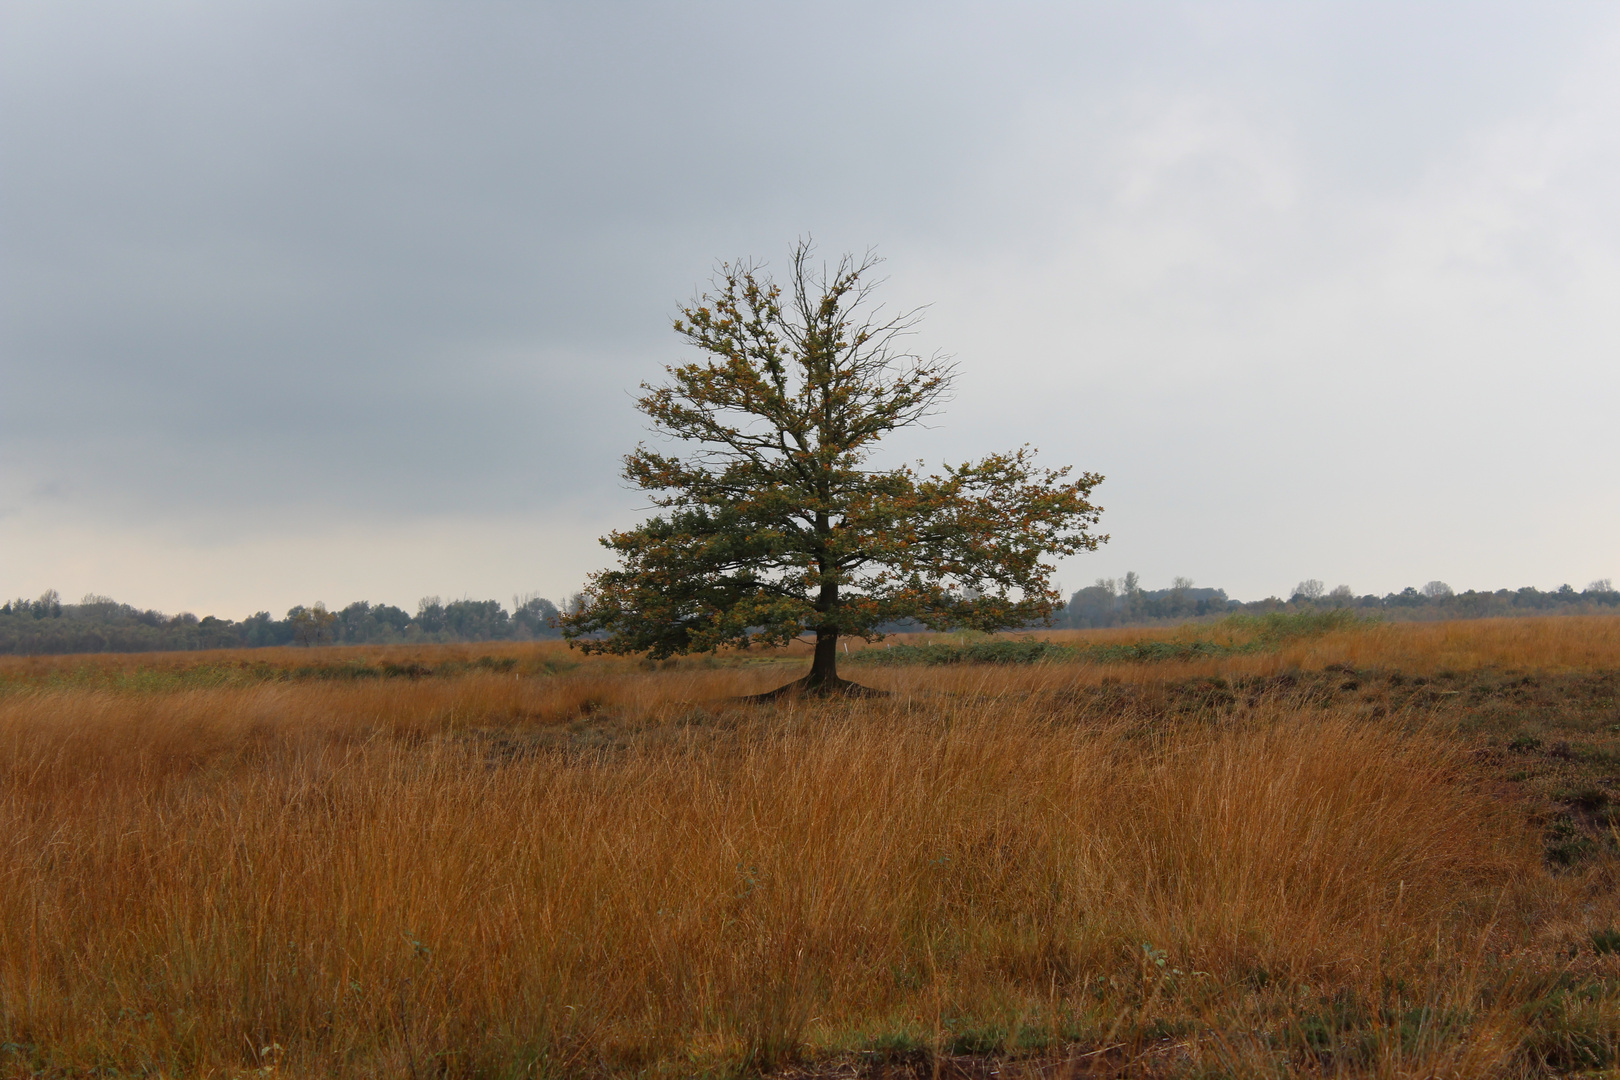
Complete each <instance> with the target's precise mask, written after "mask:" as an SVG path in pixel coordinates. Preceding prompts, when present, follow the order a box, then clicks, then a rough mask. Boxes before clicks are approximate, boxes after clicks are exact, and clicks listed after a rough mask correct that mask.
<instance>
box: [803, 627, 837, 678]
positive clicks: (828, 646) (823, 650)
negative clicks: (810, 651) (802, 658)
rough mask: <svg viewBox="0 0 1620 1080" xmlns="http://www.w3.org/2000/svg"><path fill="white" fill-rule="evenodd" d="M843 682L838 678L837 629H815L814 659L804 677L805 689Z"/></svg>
mask: <svg viewBox="0 0 1620 1080" xmlns="http://www.w3.org/2000/svg"><path fill="white" fill-rule="evenodd" d="M840 682H843V680H842V679H840V678H839V677H838V627H836V626H818V627H816V657H815V659H814V660H812V661H811V662H810V674H808V675H806V676H805V677H804V685H805V688H806V689H814V688H816V687H819V686H821V685H823V684H824V683H825V684H834V685H836V684H837V683H840Z"/></svg>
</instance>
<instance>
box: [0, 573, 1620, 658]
mask: <svg viewBox="0 0 1620 1080" xmlns="http://www.w3.org/2000/svg"><path fill="white" fill-rule="evenodd" d="M577 602H578V598H577V597H576V598H575V599H574V600H571V601H565V603H577ZM1331 608H1352V609H1354V610H1356V611H1358V612H1362V613H1364V614H1369V615H1370V614H1377V615H1380V616H1382V617H1383V618H1387V619H1434V620H1438V619H1479V618H1488V617H1491V616H1503V615H1596V614H1615V613H1617V612H1620V592H1616V591H1615V589H1614V586H1613V584H1612V583H1611V582H1610V581H1609V580H1608V579H1604V580H1602V581H1594V582H1592V583H1591V584H1590V585H1588V586H1587V587H1586V588H1585V589H1584V590H1582V591H1580V592H1577V591H1575V589H1574V588H1573V587H1571V586H1569V585H1565V586H1563V587H1561V588H1559V589H1556V590H1554V591H1552V592H1542V591H1540V590H1538V589H1533V588H1524V589H1499V590H1498V591H1496V592H1475V591H1473V590H1469V591H1468V592H1463V593H1459V592H1454V591H1452V589H1451V587H1450V586H1449V585H1447V584H1446V583H1445V582H1443V581H1431V582H1429V583H1428V584H1427V585H1424V586H1423V587H1422V588H1417V587H1408V588H1406V589H1403V590H1401V591H1400V592H1398V593H1388V594H1386V595H1384V596H1374V595H1367V596H1356V595H1354V594H1353V593H1352V592H1351V590H1350V589H1349V588H1348V587H1346V586H1342V585H1341V586H1340V587H1339V588H1337V589H1333V590H1331V591H1330V590H1328V589H1326V588H1324V587H1323V585H1322V583H1321V582H1320V581H1314V580H1313V581H1302V582H1300V583H1299V585H1298V586H1297V587H1296V588H1295V589H1294V591H1293V593H1292V594H1291V595H1290V596H1289V598H1288V599H1287V600H1283V599H1282V598H1280V597H1275V596H1273V597H1270V598H1268V599H1265V600H1256V601H1252V602H1249V603H1244V602H1240V601H1237V600H1232V599H1229V598H1228V597H1227V595H1226V590H1224V589H1201V588H1195V587H1194V586H1193V583H1192V582H1191V581H1189V580H1188V579H1186V578H1177V579H1175V581H1174V583H1172V585H1171V587H1170V588H1168V589H1143V588H1142V587H1141V584H1140V579H1139V578H1138V577H1137V575H1136V574H1126V575H1125V577H1124V578H1123V579H1120V580H1116V579H1112V578H1108V579H1099V580H1098V581H1097V583H1096V584H1095V585H1091V586H1089V587H1087V588H1084V589H1081V590H1080V591H1078V592H1076V593H1075V594H1074V595H1073V596H1071V597H1070V598H1069V602H1068V604H1067V605H1065V606H1064V607H1063V608H1061V609H1059V610H1058V612H1057V613H1056V614H1055V615H1054V616H1053V619H1052V625H1053V626H1054V627H1057V628H1060V629H1077V630H1079V629H1091V628H1096V627H1107V626H1161V625H1170V624H1174V623H1183V622H1191V621H1195V620H1213V619H1218V618H1223V617H1225V616H1227V615H1236V614H1263V613H1265V612H1268V611H1316V610H1328V609H1331ZM558 614H559V609H558V606H557V605H556V604H555V603H553V602H552V601H550V600H547V599H545V598H543V597H537V596H528V597H522V596H520V597H514V598H513V601H512V610H510V611H508V610H507V609H506V608H505V607H503V606H502V605H501V603H500V601H498V600H451V601H449V602H445V601H442V600H440V598H439V597H437V596H429V597H426V598H424V599H423V600H422V601H421V602H419V603H418V604H417V606H416V613H415V614H414V615H413V614H411V613H410V612H407V611H405V610H404V609H403V608H397V607H394V606H392V605H390V604H370V603H367V602H366V601H363V600H362V601H359V602H357V603H353V604H350V605H349V606H348V607H345V608H343V609H341V610H338V611H328V610H327V609H326V608H325V607H324V606H322V605H320V604H315V605H313V606H311V607H307V608H306V607H302V606H300V607H295V608H293V609H292V610H291V611H289V612H287V614H286V617H284V618H280V619H276V618H272V617H271V615H270V613H269V612H268V611H261V612H259V613H258V614H256V615H253V616H251V617H250V618H246V619H243V620H242V621H241V622H233V621H231V620H230V619H217V618H215V617H214V616H212V615H209V616H205V617H203V618H200V619H199V618H198V617H197V616H195V615H192V614H189V613H188V614H180V615H165V614H163V613H162V612H158V611H141V610H140V609H138V608H135V607H131V606H130V605H129V604H120V603H118V602H117V601H115V600H112V599H109V598H108V597H105V596H86V597H85V598H84V599H82V600H81V601H79V602H78V603H77V604H64V603H62V601H61V598H60V597H59V596H58V595H57V594H56V592H55V590H52V591H49V592H47V593H45V594H44V595H43V596H41V597H40V598H39V599H37V600H12V601H10V602H8V603H6V604H3V605H0V654H4V653H9V654H21V655H28V656H34V655H43V654H52V653H92V652H155V651H182V650H192V649H239V648H255V647H258V646H264V645H389V644H411V643H418V642H420V643H424V644H425V643H432V642H471V641H534V640H539V639H546V638H551V639H555V638H557V637H559V636H560V635H559V634H558V631H557V629H556V627H555V626H554V625H553V620H554V619H555V618H556V616H557V615H558ZM888 629H891V630H898V631H903V630H920V629H923V627H922V626H920V625H918V624H916V623H906V624H896V625H895V626H893V627H889V628H888Z"/></svg>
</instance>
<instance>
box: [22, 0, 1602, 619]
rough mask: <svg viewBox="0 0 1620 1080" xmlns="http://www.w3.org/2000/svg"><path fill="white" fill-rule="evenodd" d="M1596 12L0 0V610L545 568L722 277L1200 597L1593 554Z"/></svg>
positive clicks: (1549, 566)
mask: <svg viewBox="0 0 1620 1080" xmlns="http://www.w3.org/2000/svg"><path fill="white" fill-rule="evenodd" d="M1617 191H1620V9H1617V8H1615V7H1613V6H1608V5H1598V4H1590V5H1586V4H1579V5H1577V4H1570V5H1548V4H1529V3H1525V4H1516V5H1492V4H1482V3H1477V2H1468V3H1455V4H1430V5H1422V4H1410V3H1391V4H1387V5H1384V4H1376V3H1367V2H1356V3H1345V4H1331V3H1312V4H1264V3H1252V4H1220V3H1202V2H1201V3H1191V4H1184V5H1182V4H1145V3H1136V2H1132V3H1119V4H1075V3H1052V4H1014V3H1006V2H997V3H994V4H990V3H985V4H977V5H968V4H960V5H952V4H942V3H915V4H907V3H873V2H870V0H866V2H862V3H850V4H833V3H797V4H786V3H774V4H773V3H764V2H756V3H736V4H704V3H693V2H690V0H682V2H671V3H662V4H659V3H622V4H596V3H589V4H588V3H577V4H531V3H476V2H475V3H458V4H446V3H431V4H428V3H422V4H417V3H410V2H405V0H387V2H378V3H343V2H333V0H321V2H318V3H299V2H296V0H276V2H274V3H265V4H254V3H219V2H213V0H210V2H208V3H195V4H187V3H173V4H165V3H129V2H118V3H105V4H96V3H73V4H63V3H59V2H40V3H14V2H0V380H3V381H0V593H3V594H4V595H7V596H15V595H27V596H32V595H36V594H38V593H39V592H40V591H42V590H44V589H46V588H56V589H59V590H60V591H61V592H62V594H63V596H64V597H65V598H67V599H70V600H72V599H77V598H78V597H79V596H80V595H81V594H83V593H86V592H97V593H103V594H109V595H112V596H114V597H115V598H117V599H120V600H125V601H128V602H131V603H135V604H138V605H140V606H143V607H145V606H152V607H158V608H160V609H163V610H166V611H178V610H192V611H196V612H198V613H215V614H219V615H223V616H229V617H241V616H244V615H247V614H250V613H251V612H253V611H255V610H258V609H261V608H263V609H269V610H270V611H272V612H275V613H278V614H279V613H280V612H282V611H285V610H286V609H287V608H288V607H290V606H291V605H293V604H296V603H309V602H312V601H314V600H317V599H319V600H324V601H325V602H326V603H327V604H328V605H341V604H344V603H347V602H349V601H352V600H356V599H370V600H373V601H385V602H390V603H395V604H399V605H401V606H404V607H407V608H411V609H414V607H415V604H416V601H417V599H418V598H419V597H422V596H424V595H428V594H439V595H442V596H445V597H446V598H450V597H461V596H470V597H473V598H488V597H495V598H499V599H502V600H503V601H505V602H508V603H509V602H510V597H511V596H512V595H513V594H515V593H528V592H539V593H541V594H543V595H548V596H553V597H556V596H560V595H563V594H565V593H567V592H570V591H572V590H573V589H575V588H577V587H578V586H579V585H580V584H581V582H582V580H583V579H584V576H585V575H586V574H587V573H588V572H589V571H590V570H592V569H596V568H598V567H600V566H601V565H603V563H604V561H605V560H606V558H607V553H606V552H605V551H604V550H603V549H601V548H600V547H598V546H597V545H596V543H595V538H596V537H597V536H599V535H601V534H602V533H604V532H606V531H607V530H609V529H611V528H616V527H626V526H629V525H631V524H633V523H634V522H635V521H637V520H639V518H640V516H641V515H642V513H643V508H644V503H643V501H642V500H641V499H640V498H639V497H638V496H637V494H636V493H634V492H631V491H629V490H627V489H626V488H625V486H624V484H623V482H622V481H621V480H620V479H619V478H618V470H619V466H620V458H621V457H622V455H623V454H624V453H625V452H626V451H627V450H629V449H630V448H631V447H633V446H634V444H635V443H636V442H637V441H638V439H640V438H642V437H643V435H644V431H643V427H642V423H641V418H640V416H639V414H637V413H636V412H635V410H634V409H633V407H632V393H633V391H634V389H635V387H636V385H637V384H638V383H639V382H641V381H642V380H656V379H657V378H658V377H659V375H660V373H661V371H662V365H664V364H666V363H671V362H676V361H679V360H682V359H683V358H685V357H684V354H683V353H682V351H681V349H680V347H679V343H678V341H677V340H676V338H675V336H674V334H673V333H672V332H671V331H670V329H669V323H670V320H671V317H672V316H673V315H674V313H675V310H676V307H677V305H678V304H679V303H681V302H682V301H684V300H686V299H688V298H690V297H691V295H692V293H693V290H694V288H696V287H698V286H700V285H701V284H702V283H704V282H705V280H706V279H707V278H708V276H709V274H710V272H711V271H712V269H713V267H714V264H715V263H716V261H717V260H719V259H723V258H736V257H739V256H741V257H749V256H751V257H756V258H760V259H765V260H767V261H769V262H770V263H771V264H772V265H774V266H776V267H781V266H783V265H784V264H785V262H786V255H787V253H788V251H789V249H790V247H791V246H792V244H793V242H794V241H795V239H796V238H798V237H801V236H813V237H814V238H815V239H816V241H817V242H818V244H819V245H820V246H821V249H822V250H823V251H824V252H825V253H827V254H828V255H829V256H836V255H837V254H838V253H839V252H841V251H844V250H864V249H865V248H867V247H868V246H876V248H877V249H878V251H879V253H880V254H882V255H883V256H885V257H886V259H887V263H886V264H885V267H884V271H885V273H886V275H887V277H888V283H887V284H886V285H885V286H884V291H883V295H884V296H885V298H887V299H888V300H889V301H890V302H891V303H892V304H893V305H894V306H896V307H902V308H903V307H907V306H912V305H916V304H925V303H926V304H931V305H932V306H931V307H930V309H929V312H928V316H927V319H926V321H925V323H924V325H923V328H922V332H921V335H920V338H919V340H918V342H917V345H918V347H919V348H920V349H921V350H922V351H932V350H934V349H940V350H944V351H946V352H949V353H952V354H954V355H955V356H956V358H957V360H958V361H959V363H960V377H959V381H958V384H957V391H956V396H955V400H954V402H953V403H952V404H951V406H950V407H949V409H948V411H947V412H946V413H945V414H944V415H943V416H942V417H941V418H939V421H938V423H937V425H936V426H935V427H934V428H933V429H932V430H929V431H924V432H914V433H909V434H908V435H907V436H906V437H905V438H904V439H902V440H900V441H899V444H898V445H897V446H896V447H895V448H894V449H895V452H896V453H902V454H904V455H906V456H908V457H917V456H920V457H923V458H925V459H927V460H929V461H934V462H937V461H938V460H940V459H942V458H944V459H949V460H953V461H960V460H963V459H966V458H969V457H978V456H980V455H983V454H985V453H989V452H992V451H996V450H1001V449H1007V448H1010V447H1013V446H1016V445H1019V444H1021V443H1025V442H1028V443H1031V444H1033V445H1035V446H1037V447H1039V449H1040V451H1041V455H1042V457H1043V458H1044V459H1045V460H1046V461H1048V462H1050V463H1054V464H1059V463H1061V464H1073V465H1076V466H1079V467H1082V468H1085V469H1091V470H1095V471H1098V472H1102V473H1104V474H1106V476H1107V480H1106V482H1105V483H1104V484H1103V485H1102V487H1101V488H1099V489H1098V492H1097V499H1098V501H1099V502H1100V503H1101V504H1102V505H1103V506H1104V507H1105V508H1106V513H1105V514H1104V519H1103V528H1104V529H1105V530H1106V531H1108V532H1110V533H1111V534H1112V536H1113V539H1112V542H1111V543H1109V544H1108V545H1107V546H1106V547H1105V548H1104V549H1103V550H1102V551H1100V552H1098V553H1096V554H1093V555H1087V556H1084V557H1080V558H1076V559H1073V560H1070V561H1068V562H1066V563H1065V564H1064V565H1063V566H1062V568H1061V570H1060V574H1059V577H1060V579H1061V581H1062V582H1063V584H1065V585H1066V586H1067V587H1068V588H1069V589H1074V588H1078V587H1080V586H1082V585H1086V584H1089V583H1090V582H1091V581H1092V580H1093V579H1094V578H1097V577H1099V576H1118V575H1122V574H1123V573H1124V572H1125V571H1127V570H1136V571H1138V572H1139V573H1140V574H1141V575H1142V578H1143V582H1144V584H1145V585H1147V586H1149V587H1162V586H1164V585H1167V584H1168V583H1169V581H1170V578H1171V577H1172V576H1173V575H1186V576H1188V577H1191V578H1193V579H1194V580H1195V581H1196V582H1197V583H1198V584H1200V585H1211V586H1222V587H1224V588H1226V589H1227V591H1228V592H1229V593H1231V594H1232V595H1233V596H1235V597H1239V598H1243V599H1251V598H1257V597H1262V596H1266V595H1268V594H1272V593H1280V594H1282V595H1286V594H1287V593H1288V591H1289V590H1290V589H1291V588H1292V586H1293V585H1294V584H1295V583H1296V582H1298V581H1300V580H1301V579H1304V578H1308V577H1314V578H1320V579H1322V580H1323V581H1325V582H1326V583H1327V584H1328V586H1329V587H1332V586H1334V585H1337V584H1340V583H1345V584H1349V585H1350V586H1351V587H1352V588H1354V589H1355V590H1356V591H1357V592H1358V593H1360V592H1380V593H1382V592H1385V591H1389V590H1398V589H1400V588H1401V587H1403V586H1405V585H1409V584H1410V585H1422V584H1423V583H1424V582H1426V581H1429V580H1431V579H1436V578H1438V579H1442V580H1445V581H1447V582H1449V583H1451V584H1452V585H1453V586H1454V587H1455V588H1457V589H1458V590H1462V589H1465V588H1481V589H1485V588H1489V589H1495V588H1501V587H1518V586H1521V585H1532V584H1533V585H1537V586H1539V587H1543V588H1548V587H1556V586H1557V585H1559V584H1562V583H1564V582H1570V583H1572V584H1574V585H1575V587H1576V588H1581V587H1583V586H1584V585H1586V583H1587V582H1588V581H1590V580H1592V579H1594V578H1600V577H1613V578H1617V579H1620V542H1617V541H1620V424H1616V422H1615V420H1616V415H1617V408H1620V363H1617V361H1620V199H1617V198H1616V192H1617Z"/></svg>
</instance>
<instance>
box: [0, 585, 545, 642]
mask: <svg viewBox="0 0 1620 1080" xmlns="http://www.w3.org/2000/svg"><path fill="white" fill-rule="evenodd" d="M557 614H558V609H557V605H556V604H554V603H552V602H551V601H550V600H547V599H545V598H543V597H537V596H530V597H514V598H513V602H512V610H511V611H508V610H507V609H506V608H504V607H502V606H501V603H500V601H498V600H451V601H449V602H448V603H446V602H444V601H442V600H440V599H439V598H438V597H437V596H429V597H426V598H424V599H423V600H422V601H421V602H420V603H418V604H417V606H416V614H414V615H412V614H410V613H409V612H407V611H405V610H404V609H403V608H397V607H394V606H393V605H391V604H370V603H367V602H366V601H364V600H362V601H359V602H358V603H353V604H350V605H349V606H348V607H346V608H343V609H342V610H340V611H328V610H326V608H325V607H324V606H323V605H321V604H315V605H313V606H312V607H307V608H306V607H302V606H300V607H295V608H293V609H292V610H291V611H289V612H287V615H286V617H285V618H281V619H276V618H272V617H271V615H270V613H269V612H268V611H261V612H259V613H258V614H257V615H253V616H251V617H249V618H246V619H243V620H242V621H241V622H233V621H231V620H230V619H216V618H215V617H214V616H212V615H208V616H205V617H203V618H201V619H199V618H198V617H197V616H195V615H192V614H189V613H188V614H181V615H165V614H163V613H162V612H160V611H141V610H140V609H138V608H134V607H131V606H130V605H129V604H120V603H118V602H117V601H116V600H112V599H110V598H108V597H105V596H86V597H85V598H84V599H83V600H81V601H79V602H78V603H77V604H64V603H62V601H61V598H60V597H58V596H57V594H56V592H55V590H51V591H50V592H47V593H46V594H45V595H44V596H41V597H40V598H39V599H38V600H13V601H11V602H10V603H7V604H4V605H0V653H14V654H17V653H20V654H24V655H39V654H45V653H89V652H152V651H173V650H187V649H241V648H255V647H258V646H262V645H388V644H408V643H414V642H421V643H429V642H447V641H532V640H534V639H537V638H556V637H559V636H560V635H559V633H558V631H557V629H556V628H555V627H554V626H553V625H552V620H553V619H554V618H556V616H557Z"/></svg>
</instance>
